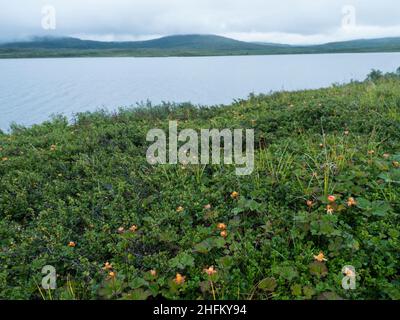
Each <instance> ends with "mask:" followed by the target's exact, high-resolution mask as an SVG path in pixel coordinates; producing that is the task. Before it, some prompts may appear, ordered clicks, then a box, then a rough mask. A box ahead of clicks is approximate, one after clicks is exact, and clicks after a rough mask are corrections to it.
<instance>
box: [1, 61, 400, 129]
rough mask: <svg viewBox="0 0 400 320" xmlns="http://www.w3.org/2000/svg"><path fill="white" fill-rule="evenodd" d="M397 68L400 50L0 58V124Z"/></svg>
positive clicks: (237, 94)
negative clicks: (166, 56) (282, 53)
mask: <svg viewBox="0 0 400 320" xmlns="http://www.w3.org/2000/svg"><path fill="white" fill-rule="evenodd" d="M399 66H400V53H368V54H366V53H364V54H323V55H280V56H238V57H193V58H73V59H21V60H18V59H10V60H0V129H2V130H6V129H7V128H9V125H10V123H11V122H13V121H14V122H17V123H18V124H23V125H32V124H34V123H40V122H42V121H45V120H47V119H49V117H50V116H51V115H52V114H64V115H66V116H68V117H71V116H72V115H73V114H74V113H77V112H82V111H94V110H96V109H99V108H106V109H108V110H115V109H118V108H119V107H129V106H135V105H136V103H137V102H145V101H146V100H150V101H151V102H152V103H153V104H157V103H160V102H162V101H166V102H167V101H169V102H187V101H190V102H192V103H194V104H202V105H214V104H227V103H230V102H232V101H233V100H234V99H238V98H246V97H247V96H248V95H249V94H250V93H251V92H253V93H269V92H271V91H279V90H298V89H308V88H320V87H326V86H329V85H331V84H333V83H345V82H349V81H350V80H352V79H353V80H362V79H364V78H365V77H366V75H367V74H368V73H369V72H370V70H371V69H373V68H375V69H380V70H382V71H394V70H396V69H397V67H399Z"/></svg>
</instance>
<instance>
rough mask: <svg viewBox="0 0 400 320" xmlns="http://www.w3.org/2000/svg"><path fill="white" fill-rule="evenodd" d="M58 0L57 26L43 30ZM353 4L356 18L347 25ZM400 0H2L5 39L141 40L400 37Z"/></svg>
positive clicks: (0, 21) (302, 41)
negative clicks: (183, 36)
mask: <svg viewBox="0 0 400 320" xmlns="http://www.w3.org/2000/svg"><path fill="white" fill-rule="evenodd" d="M45 5H53V6H54V8H55V9H56V22H57V28H56V29H55V30H43V29H42V27H41V20H42V18H43V16H42V14H41V9H42V7H43V6H45ZM345 6H353V7H354V10H355V11H354V14H355V21H356V25H355V26H352V28H347V29H346V28H343V26H342V21H343V19H344V18H345V16H346V14H349V13H348V12H347V13H346V12H343V8H344V7H345ZM399 15H400V3H399V2H398V1H397V0H380V1H375V0H319V1H315V0H279V1H278V0H30V1H26V0H0V39H3V40H10V39H18V38H23V37H27V36H30V35H68V36H73V35H74V36H80V37H83V38H85V39H98V40H106V41H110V40H142V39H150V38H155V37H159V36H163V35H170V34H189V33H203V34H220V35H225V36H230V37H233V38H237V39H241V40H247V41H268V42H281V43H292V44H294V43H300V44H308V43H321V42H329V41H336V40H347V39H354V38H371V37H385V36H400V32H399V31H400V25H399V23H398V21H399Z"/></svg>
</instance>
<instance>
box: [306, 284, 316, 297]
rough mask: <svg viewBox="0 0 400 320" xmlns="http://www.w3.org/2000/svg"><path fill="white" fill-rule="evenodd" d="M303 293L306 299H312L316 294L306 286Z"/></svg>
mask: <svg viewBox="0 0 400 320" xmlns="http://www.w3.org/2000/svg"><path fill="white" fill-rule="evenodd" d="M303 293H304V297H305V298H306V299H311V298H312V297H313V295H314V294H315V290H314V289H313V288H311V287H309V286H305V287H303Z"/></svg>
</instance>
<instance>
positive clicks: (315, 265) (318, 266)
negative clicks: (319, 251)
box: [308, 261, 328, 278]
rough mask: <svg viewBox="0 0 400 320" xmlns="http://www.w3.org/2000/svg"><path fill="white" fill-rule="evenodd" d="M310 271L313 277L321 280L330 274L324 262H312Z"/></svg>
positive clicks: (309, 267)
mask: <svg viewBox="0 0 400 320" xmlns="http://www.w3.org/2000/svg"><path fill="white" fill-rule="evenodd" d="M308 269H309V271H310V273H311V274H312V275H315V276H317V277H320V278H322V277H325V276H326V275H327V274H328V268H327V267H326V265H325V263H323V262H319V261H314V262H311V263H310V264H309V266H308Z"/></svg>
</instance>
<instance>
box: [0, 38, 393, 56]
mask: <svg viewBox="0 0 400 320" xmlns="http://www.w3.org/2000/svg"><path fill="white" fill-rule="evenodd" d="M397 51H400V37H399V38H382V39H364V40H353V41H344V42H332V43H327V44H322V45H308V46H292V45H287V44H274V43H260V42H259V43H250V42H244V41H238V40H233V39H229V38H226V37H221V36H215V35H175V36H168V37H163V38H159V39H154V40H147V41H127V42H102V41H91V40H81V39H77V38H68V37H64V38H55V37H36V38H33V39H32V40H31V41H23V42H13V43H5V44H0V58H20V57H21V58H23V57H24V58H26V57H85V56H93V57H96V56H97V57H102V56H104V57H107V56H138V57H140V56H207V55H268V54H310V53H345V52H349V53H350V52H397Z"/></svg>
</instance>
